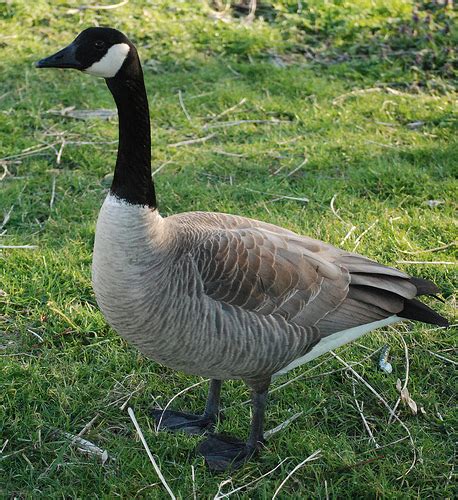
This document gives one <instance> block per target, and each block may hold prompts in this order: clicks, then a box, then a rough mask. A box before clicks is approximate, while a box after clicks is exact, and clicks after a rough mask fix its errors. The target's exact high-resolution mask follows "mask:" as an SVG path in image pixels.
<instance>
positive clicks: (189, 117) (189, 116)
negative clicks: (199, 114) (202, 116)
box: [178, 90, 192, 122]
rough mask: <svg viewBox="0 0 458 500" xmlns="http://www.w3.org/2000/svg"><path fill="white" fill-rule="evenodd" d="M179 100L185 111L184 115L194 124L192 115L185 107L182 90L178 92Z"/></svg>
mask: <svg viewBox="0 0 458 500" xmlns="http://www.w3.org/2000/svg"><path fill="white" fill-rule="evenodd" d="M178 100H179V101H180V106H181V109H182V110H183V113H184V115H185V116H186V118H187V120H188V122H192V118H191V115H190V114H189V113H188V110H187V109H186V106H185V105H184V101H183V93H182V92H181V90H179V91H178Z"/></svg>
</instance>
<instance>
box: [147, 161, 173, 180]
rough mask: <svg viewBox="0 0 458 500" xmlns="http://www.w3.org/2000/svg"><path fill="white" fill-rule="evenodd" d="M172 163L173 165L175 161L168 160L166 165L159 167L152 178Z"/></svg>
mask: <svg viewBox="0 0 458 500" xmlns="http://www.w3.org/2000/svg"><path fill="white" fill-rule="evenodd" d="M171 163H173V160H167V161H165V162H164V163H162V165H159V167H157V168H156V170H155V171H154V172H153V173H152V174H151V177H154V176H155V175H156V174H158V173H159V172H160V171H161V170H162V169H163V168H164V167H166V166H167V165H170V164H171Z"/></svg>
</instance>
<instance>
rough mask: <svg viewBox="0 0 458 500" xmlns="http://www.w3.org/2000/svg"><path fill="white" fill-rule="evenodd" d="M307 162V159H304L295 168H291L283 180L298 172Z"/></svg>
mask: <svg viewBox="0 0 458 500" xmlns="http://www.w3.org/2000/svg"><path fill="white" fill-rule="evenodd" d="M308 161H309V159H308V158H304V160H303V161H302V162H301V163H300V164H299V165H298V166H297V167H296V168H293V170H291V172H288V173H287V174H286V176H285V179H286V178H288V177H291V176H292V175H294V174H295V173H296V172H297V171H298V170H300V169H301V168H302V167H303V166H304V165H306V164H307V162H308Z"/></svg>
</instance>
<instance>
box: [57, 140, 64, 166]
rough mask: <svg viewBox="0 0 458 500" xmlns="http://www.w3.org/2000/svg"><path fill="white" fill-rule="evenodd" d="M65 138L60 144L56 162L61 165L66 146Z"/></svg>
mask: <svg viewBox="0 0 458 500" xmlns="http://www.w3.org/2000/svg"><path fill="white" fill-rule="evenodd" d="M65 144H66V143H65V139H62V143H61V145H60V148H59V151H58V152H57V155H56V163H57V165H60V162H61V160H62V153H63V152H64V147H65Z"/></svg>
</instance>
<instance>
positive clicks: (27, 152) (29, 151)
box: [0, 142, 59, 161]
mask: <svg viewBox="0 0 458 500" xmlns="http://www.w3.org/2000/svg"><path fill="white" fill-rule="evenodd" d="M56 144H59V143H58V142H56V143H54V144H45V145H39V146H32V147H30V148H26V149H23V150H22V151H21V152H20V153H17V154H14V155H9V156H4V157H3V158H0V161H4V160H12V159H17V158H24V157H26V156H33V155H37V154H40V153H43V152H44V151H46V150H47V149H55V146H56Z"/></svg>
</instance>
